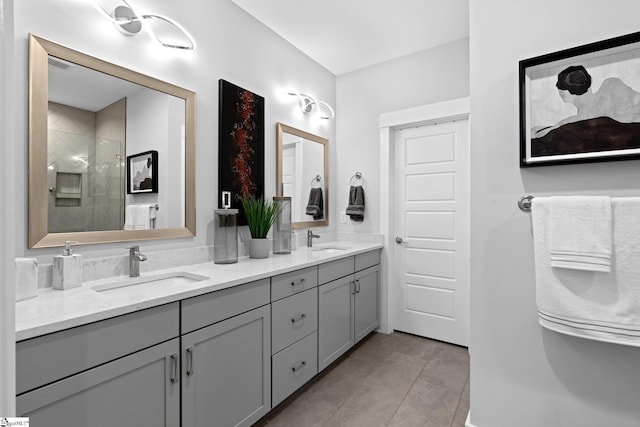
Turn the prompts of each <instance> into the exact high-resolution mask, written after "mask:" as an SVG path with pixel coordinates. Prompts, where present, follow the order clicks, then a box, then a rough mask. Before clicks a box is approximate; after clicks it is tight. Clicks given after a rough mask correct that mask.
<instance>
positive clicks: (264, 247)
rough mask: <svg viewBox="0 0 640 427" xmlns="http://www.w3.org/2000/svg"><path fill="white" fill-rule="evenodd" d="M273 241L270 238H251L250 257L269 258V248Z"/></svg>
mask: <svg viewBox="0 0 640 427" xmlns="http://www.w3.org/2000/svg"><path fill="white" fill-rule="evenodd" d="M270 247H271V241H270V240H269V239H253V238H252V239H251V244H250V245H249V257H250V258H269V248H270Z"/></svg>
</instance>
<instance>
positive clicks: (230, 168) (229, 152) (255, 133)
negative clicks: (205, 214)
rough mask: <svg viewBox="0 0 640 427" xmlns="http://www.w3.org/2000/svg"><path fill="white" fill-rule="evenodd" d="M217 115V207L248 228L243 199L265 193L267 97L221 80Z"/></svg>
mask: <svg viewBox="0 0 640 427" xmlns="http://www.w3.org/2000/svg"><path fill="white" fill-rule="evenodd" d="M218 114H219V117H218V119H219V127H218V132H219V134H218V206H228V204H229V201H230V203H231V208H234V209H238V225H246V218H245V216H244V210H243V208H242V203H241V202H240V200H241V199H242V198H244V197H248V196H250V195H254V196H255V197H258V198H259V197H262V195H263V194H264V98H263V97H262V96H260V95H256V94H255V93H253V92H250V91H248V90H246V89H243V88H241V87H239V86H236V85H234V84H233V83H229V82H228V81H225V80H222V79H220V80H219V113H218ZM223 194H224V195H226V196H225V199H224V200H223ZM229 194H230V197H228V195H229Z"/></svg>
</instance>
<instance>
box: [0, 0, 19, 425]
mask: <svg viewBox="0 0 640 427" xmlns="http://www.w3.org/2000/svg"><path fill="white" fill-rule="evenodd" d="M0 64H14V55H13V1H12V0H8V1H0ZM14 79H15V70H14V68H13V67H9V66H3V67H2V68H1V69H0V135H2V139H3V143H2V144H0V180H1V182H4V183H11V182H13V178H14V176H15V170H16V166H15V157H14V156H15V153H16V151H17V150H16V149H15V147H14V144H11V143H7V141H14V135H15V131H14V128H13V126H11V125H10V124H11V123H13V120H14V111H15V108H14V99H15V95H16V94H15V90H14V88H15V80H14ZM3 197H4V201H3V203H0V241H2V244H0V416H9V417H10V416H14V415H15V384H16V381H15V359H16V356H15V354H16V353H15V304H14V299H15V291H14V286H13V284H14V262H13V258H14V256H15V254H14V250H13V247H14V242H15V240H16V228H15V220H16V219H17V218H16V212H15V211H16V209H15V207H16V206H17V205H16V202H17V200H16V192H15V191H13V190H12V189H11V188H10V187H7V191H5V192H4V194H3Z"/></svg>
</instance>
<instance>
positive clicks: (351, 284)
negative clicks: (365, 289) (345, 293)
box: [349, 280, 356, 295]
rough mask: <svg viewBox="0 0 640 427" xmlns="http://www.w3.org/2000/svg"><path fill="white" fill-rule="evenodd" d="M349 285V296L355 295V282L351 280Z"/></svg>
mask: <svg viewBox="0 0 640 427" xmlns="http://www.w3.org/2000/svg"><path fill="white" fill-rule="evenodd" d="M349 283H350V286H351V288H352V289H351V294H353V295H355V294H356V281H355V280H352V281H351V282H349Z"/></svg>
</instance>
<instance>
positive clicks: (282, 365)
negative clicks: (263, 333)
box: [271, 332, 318, 407]
mask: <svg viewBox="0 0 640 427" xmlns="http://www.w3.org/2000/svg"><path fill="white" fill-rule="evenodd" d="M317 373H318V335H317V333H316V332H313V333H312V334H310V335H308V336H307V337H305V338H304V339H302V340H300V341H298V342H297V343H295V344H293V345H292V346H290V347H287V348H285V349H284V350H282V351H281V352H280V353H278V354H276V355H274V356H273V358H272V366H271V374H272V377H273V380H272V385H273V390H272V392H271V399H272V405H271V406H272V407H275V406H276V405H277V404H278V403H280V402H282V401H283V400H284V399H286V398H287V397H288V396H289V395H290V394H291V393H293V392H294V391H296V390H297V389H298V388H300V387H301V386H302V385H304V384H305V383H306V382H307V381H309V380H310V379H311V378H313V376H314V375H315V374H317Z"/></svg>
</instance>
